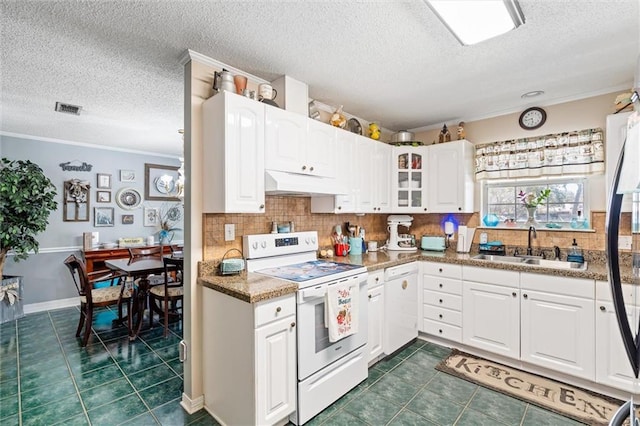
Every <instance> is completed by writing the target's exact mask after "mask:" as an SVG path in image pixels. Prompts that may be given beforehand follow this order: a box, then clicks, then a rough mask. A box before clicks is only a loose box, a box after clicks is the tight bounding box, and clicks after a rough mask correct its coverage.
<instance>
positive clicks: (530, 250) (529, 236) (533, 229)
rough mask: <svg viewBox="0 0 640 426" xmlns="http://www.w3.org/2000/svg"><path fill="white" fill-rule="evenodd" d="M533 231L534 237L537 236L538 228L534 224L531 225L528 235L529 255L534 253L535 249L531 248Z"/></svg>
mask: <svg viewBox="0 0 640 426" xmlns="http://www.w3.org/2000/svg"><path fill="white" fill-rule="evenodd" d="M532 231H533V238H537V237H538V236H537V234H536V228H534V227H533V226H530V227H529V235H528V236H527V256H532V255H533V250H532V249H531V232H532Z"/></svg>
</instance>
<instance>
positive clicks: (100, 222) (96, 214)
mask: <svg viewBox="0 0 640 426" xmlns="http://www.w3.org/2000/svg"><path fill="white" fill-rule="evenodd" d="M93 226H96V227H99V226H114V223H113V207H94V208H93Z"/></svg>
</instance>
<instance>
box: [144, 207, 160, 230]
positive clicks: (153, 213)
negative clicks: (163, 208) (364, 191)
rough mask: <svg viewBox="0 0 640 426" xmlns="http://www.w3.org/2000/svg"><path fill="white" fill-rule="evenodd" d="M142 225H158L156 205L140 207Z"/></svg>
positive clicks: (158, 217)
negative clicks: (142, 217)
mask: <svg viewBox="0 0 640 426" xmlns="http://www.w3.org/2000/svg"><path fill="white" fill-rule="evenodd" d="M142 212H143V216H144V219H143V221H142V224H143V225H144V226H158V225H159V224H160V209H158V208H156V207H145V208H143V209H142Z"/></svg>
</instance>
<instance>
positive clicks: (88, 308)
mask: <svg viewBox="0 0 640 426" xmlns="http://www.w3.org/2000/svg"><path fill="white" fill-rule="evenodd" d="M64 264H65V265H66V266H67V268H68V269H69V272H71V277H72V279H73V283H74V284H75V286H76V289H77V290H78V296H80V320H79V322H78V329H77V330H76V337H80V331H81V330H82V326H83V325H84V326H85V328H84V335H83V337H82V346H87V342H88V340H89V335H91V326H92V324H93V309H94V308H97V307H102V306H110V305H117V306H118V319H119V320H120V321H121V322H122V319H123V316H122V303H123V302H125V303H126V304H127V322H128V327H129V330H131V290H129V289H127V288H125V286H124V280H123V279H122V278H124V277H126V274H125V273H123V272H116V271H111V270H108V269H107V270H100V271H93V272H89V273H87V268H86V266H85V264H84V262H83V261H82V260H81V259H79V258H78V257H76V256H75V255H73V254H72V255H70V256H69V257H67V258H66V259H65V261H64ZM103 281H110V282H111V285H109V286H107V287H100V288H94V285H95V284H96V283H98V282H103Z"/></svg>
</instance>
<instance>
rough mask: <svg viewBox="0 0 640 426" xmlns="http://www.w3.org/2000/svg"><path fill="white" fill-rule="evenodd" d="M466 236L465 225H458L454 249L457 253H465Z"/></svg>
mask: <svg viewBox="0 0 640 426" xmlns="http://www.w3.org/2000/svg"><path fill="white" fill-rule="evenodd" d="M466 238H467V227H466V226H463V225H460V226H458V245H457V247H456V251H457V252H458V253H465V251H464V249H465V239H466Z"/></svg>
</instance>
